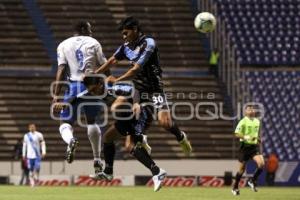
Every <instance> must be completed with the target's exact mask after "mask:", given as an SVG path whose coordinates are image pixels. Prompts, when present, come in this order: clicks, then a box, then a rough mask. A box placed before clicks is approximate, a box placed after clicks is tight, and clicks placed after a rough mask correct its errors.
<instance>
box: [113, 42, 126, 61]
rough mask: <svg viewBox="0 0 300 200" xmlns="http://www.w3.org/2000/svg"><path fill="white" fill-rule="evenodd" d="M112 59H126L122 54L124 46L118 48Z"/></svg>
mask: <svg viewBox="0 0 300 200" xmlns="http://www.w3.org/2000/svg"><path fill="white" fill-rule="evenodd" d="M114 57H115V58H116V59H117V60H124V59H125V58H126V56H125V54H124V46H123V45H122V46H120V47H119V48H118V49H117V51H116V52H115V53H114Z"/></svg>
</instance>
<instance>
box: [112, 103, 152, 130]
mask: <svg viewBox="0 0 300 200" xmlns="http://www.w3.org/2000/svg"><path fill="white" fill-rule="evenodd" d="M152 120H153V108H152V107H151V106H142V107H141V113H140V116H139V118H138V119H136V118H135V117H133V118H131V119H128V120H116V122H115V127H116V129H117V130H118V132H119V133H120V134H121V135H123V136H126V135H142V134H145V132H146V131H147V129H148V128H149V126H150V124H151V122H152Z"/></svg>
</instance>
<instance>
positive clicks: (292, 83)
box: [245, 52, 300, 160]
mask: <svg viewBox="0 0 300 200" xmlns="http://www.w3.org/2000/svg"><path fill="white" fill-rule="evenodd" d="M253 54H254V55H257V52H253ZM245 76H246V81H247V83H248V85H249V90H250V93H251V94H252V98H253V99H256V100H260V101H261V103H263V105H264V106H265V115H264V118H263V126H262V133H263V137H264V141H268V142H265V143H263V145H264V149H265V152H264V155H267V154H269V153H270V152H277V154H278V156H279V159H280V160H294V159H299V158H300V134H299V130H300V123H299V122H300V115H299V113H300V101H299V100H300V83H299V78H300V72H296V71H251V72H246V73H245ZM297 87H298V90H296V89H297Z"/></svg>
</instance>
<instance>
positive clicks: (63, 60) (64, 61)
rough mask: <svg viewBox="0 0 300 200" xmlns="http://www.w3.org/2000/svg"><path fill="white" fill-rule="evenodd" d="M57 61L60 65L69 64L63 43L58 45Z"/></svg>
mask: <svg viewBox="0 0 300 200" xmlns="http://www.w3.org/2000/svg"><path fill="white" fill-rule="evenodd" d="M57 63H58V65H63V64H68V62H67V59H66V56H65V54H64V51H63V45H62V44H60V45H59V46H58V47H57Z"/></svg>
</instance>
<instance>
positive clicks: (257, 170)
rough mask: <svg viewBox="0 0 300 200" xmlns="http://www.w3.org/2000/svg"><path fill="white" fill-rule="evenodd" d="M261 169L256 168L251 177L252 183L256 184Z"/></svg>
mask: <svg viewBox="0 0 300 200" xmlns="http://www.w3.org/2000/svg"><path fill="white" fill-rule="evenodd" d="M262 171H263V170H262V168H256V170H255V172H254V175H253V177H252V181H253V182H256V181H257V178H258V176H259V175H260V174H261V173H262Z"/></svg>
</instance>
